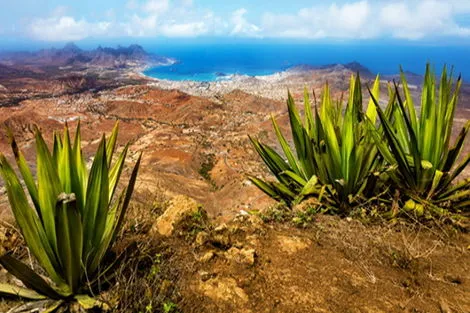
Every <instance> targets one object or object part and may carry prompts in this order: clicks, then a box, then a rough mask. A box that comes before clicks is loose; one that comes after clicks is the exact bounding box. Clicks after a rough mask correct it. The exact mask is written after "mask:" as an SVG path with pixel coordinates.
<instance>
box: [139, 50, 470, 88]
mask: <svg viewBox="0 0 470 313" xmlns="http://www.w3.org/2000/svg"><path fill="white" fill-rule="evenodd" d="M146 49H147V50H149V51H150V52H153V53H156V54H158V55H162V56H167V57H172V58H175V59H176V60H177V61H178V63H176V64H173V65H171V66H159V67H153V68H149V69H147V70H146V71H145V72H144V74H146V75H148V76H151V77H155V78H159V79H169V80H177V81H181V80H193V81H215V80H219V79H227V78H229V77H230V75H233V74H241V75H250V76H258V75H269V74H273V73H276V72H280V71H284V70H286V69H288V68H290V67H292V66H296V65H303V64H308V65H312V66H320V65H328V64H337V63H341V64H345V63H350V62H353V61H356V62H359V63H360V64H362V65H364V66H365V67H367V68H368V69H369V70H370V71H372V72H373V73H378V74H382V75H389V74H396V73H398V72H399V66H400V65H401V66H402V67H403V69H404V70H405V71H410V72H413V73H416V74H422V73H423V72H424V69H425V65H426V62H430V63H431V64H432V65H433V66H434V68H435V70H436V73H437V74H439V72H440V71H441V69H442V66H443V65H444V64H447V65H448V66H454V73H456V74H457V75H458V74H459V73H461V74H462V76H463V78H464V80H465V78H467V79H469V80H470V46H468V45H467V46H453V47H449V46H432V45H411V44H410V45H403V44H401V45H397V44H377V45H374V44H361V45H355V44H313V43H238V42H235V43H226V42H225V43H207V42H204V43H188V44H185V43H179V44H159V45H158V46H152V45H147V46H146Z"/></svg>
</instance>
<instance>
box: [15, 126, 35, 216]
mask: <svg viewBox="0 0 470 313" xmlns="http://www.w3.org/2000/svg"><path fill="white" fill-rule="evenodd" d="M7 134H8V137H9V139H10V145H11V149H12V150H13V154H14V156H15V160H16V164H17V165H18V169H19V170H20V173H21V176H23V180H24V183H25V185H26V188H27V189H28V192H29V195H30V196H31V200H32V202H33V204H34V207H35V208H36V212H37V213H38V215H39V218H41V209H40V207H39V200H38V188H37V186H36V183H35V182H34V178H33V174H32V173H31V170H30V168H29V166H28V163H27V162H26V159H25V157H24V155H23V153H21V151H20V149H19V148H18V144H17V143H16V140H15V137H14V136H13V133H12V131H11V129H9V128H7Z"/></svg>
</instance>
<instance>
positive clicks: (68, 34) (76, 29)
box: [30, 16, 111, 41]
mask: <svg viewBox="0 0 470 313" xmlns="http://www.w3.org/2000/svg"><path fill="white" fill-rule="evenodd" d="M110 26H111V24H110V23H109V22H97V23H90V22H87V21H86V20H85V19H80V20H76V19H75V18H73V17H71V16H61V17H50V18H45V19H36V20H34V21H33V23H32V24H31V26H30V31H31V35H32V36H33V37H34V38H36V39H39V40H44V41H75V40H80V39H84V38H87V37H93V36H102V35H106V34H109V30H110Z"/></svg>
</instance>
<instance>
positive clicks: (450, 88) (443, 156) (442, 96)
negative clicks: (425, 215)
mask: <svg viewBox="0 0 470 313" xmlns="http://www.w3.org/2000/svg"><path fill="white" fill-rule="evenodd" d="M451 76H452V74H451V75H450V76H448V74H447V70H446V68H445V67H444V69H443V71H442V75H441V79H440V83H439V91H438V92H436V79H435V76H434V72H433V71H432V70H431V68H430V65H429V64H428V65H427V66H426V74H425V76H424V82H423V88H422V93H421V113H420V116H419V117H417V115H416V112H415V108H414V105H413V100H412V97H411V94H410V91H409V88H408V85H407V82H406V78H405V75H404V74H403V71H402V73H401V81H402V85H403V93H404V95H405V100H404V101H403V100H402V97H401V96H400V91H399V89H398V87H397V86H396V85H395V94H396V105H395V108H393V109H392V110H391V111H389V112H391V115H388V114H383V113H381V112H380V109H379V108H378V113H379V117H380V119H381V122H382V125H381V128H380V129H379V131H378V133H379V134H381V135H382V134H383V135H384V136H385V139H386V145H384V144H383V143H380V142H379V141H380V138H381V135H377V134H375V135H374V139H375V140H376V142H377V146H378V148H379V150H380V153H381V154H382V156H383V157H384V158H385V159H386V160H387V161H388V163H390V165H392V166H393V167H394V170H393V171H392V172H391V173H390V174H391V175H390V177H392V179H393V180H394V181H395V183H396V184H397V185H398V186H399V188H401V189H402V190H403V191H404V192H405V193H406V194H407V195H408V196H410V197H413V198H414V199H415V200H416V201H421V202H423V201H427V202H426V203H425V204H426V205H424V207H425V208H431V210H432V211H433V212H438V211H440V210H438V209H437V206H436V204H439V203H440V202H443V201H453V206H454V207H455V206H456V205H458V201H466V200H465V199H464V198H465V197H466V194H465V192H461V190H463V189H465V188H467V187H470V185H469V184H467V183H463V184H458V186H459V187H458V188H457V189H454V188H453V187H452V186H451V184H452V181H453V180H454V179H455V178H456V177H457V176H458V175H459V174H460V173H461V171H463V170H464V168H465V167H466V166H467V165H468V163H470V155H469V156H466V157H465V158H464V159H463V160H462V161H460V163H458V162H459V156H460V154H461V151H462V148H463V145H464V142H465V138H466V135H467V133H468V130H469V128H470V122H467V123H466V125H465V126H464V128H463V129H462V131H461V132H460V134H459V136H458V137H457V139H456V141H455V144H454V145H453V146H452V147H451V148H450V147H449V144H450V138H451V133H452V124H453V120H454V114H455V108H456V105H457V100H458V93H459V90H460V86H461V79H460V77H459V79H458V80H457V82H456V83H454V82H453V79H452V77H451ZM376 106H377V107H378V105H377V103H376ZM391 117H392V119H391ZM382 130H383V133H382ZM386 148H388V149H386ZM387 150H388V151H387ZM457 194H458V195H457ZM423 203H424V202H423Z"/></svg>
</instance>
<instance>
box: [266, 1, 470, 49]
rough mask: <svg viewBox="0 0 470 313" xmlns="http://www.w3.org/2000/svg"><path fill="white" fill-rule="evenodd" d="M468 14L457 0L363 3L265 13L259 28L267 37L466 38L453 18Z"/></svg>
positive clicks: (469, 9) (467, 5)
mask: <svg viewBox="0 0 470 313" xmlns="http://www.w3.org/2000/svg"><path fill="white" fill-rule="evenodd" d="M465 13H470V3H469V2H467V1H461V0H448V1H437V0H411V1H398V0H395V1H381V2H373V1H367V0H361V1H351V2H346V3H342V4H339V3H333V4H331V5H329V6H325V5H324V4H323V5H322V4H320V5H316V6H313V7H309V8H303V9H301V10H299V11H298V12H297V13H295V14H273V13H265V14H264V15H263V17H262V23H261V26H262V29H263V30H264V32H265V35H266V34H267V35H268V36H271V37H297V38H314V39H315V38H354V39H365V38H377V37H393V38H400V39H408V40H416V39H421V38H424V37H428V36H439V35H441V36H469V35H470V28H468V27H463V26H460V25H458V24H457V23H456V22H455V16H456V15H458V14H465Z"/></svg>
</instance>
